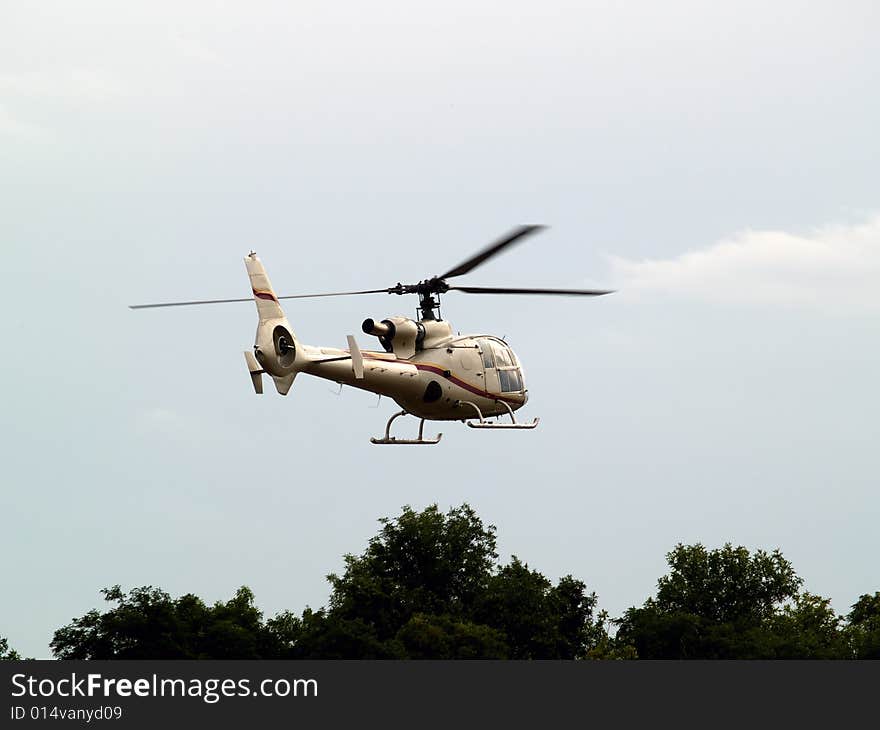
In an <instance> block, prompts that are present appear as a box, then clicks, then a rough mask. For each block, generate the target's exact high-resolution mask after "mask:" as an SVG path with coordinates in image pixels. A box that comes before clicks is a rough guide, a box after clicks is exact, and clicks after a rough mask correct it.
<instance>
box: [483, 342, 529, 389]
mask: <svg viewBox="0 0 880 730" xmlns="http://www.w3.org/2000/svg"><path fill="white" fill-rule="evenodd" d="M480 347H481V349H482V351H483V366H484V367H486V368H491V367H494V368H496V369H497V371H498V383H499V385H500V386H501V392H502V393H516V392H519V391H521V390H522V389H523V382H522V374H521V373H520V370H519V363H518V362H517V361H516V357H514V355H513V353H512V352H511V351H510V348H509V347H507V345H505V344H504V343H502V342H494V341H491V342H490V341H488V340H482V341H481V342H480Z"/></svg>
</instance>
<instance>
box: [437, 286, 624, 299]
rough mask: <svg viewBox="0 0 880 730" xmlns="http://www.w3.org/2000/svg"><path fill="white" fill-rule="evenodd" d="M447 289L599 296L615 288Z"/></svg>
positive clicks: (457, 287) (496, 287)
mask: <svg viewBox="0 0 880 730" xmlns="http://www.w3.org/2000/svg"><path fill="white" fill-rule="evenodd" d="M449 291H463V292H466V293H467V294H556V295H559V296H573V297H601V296H602V295H603V294H613V293H614V292H615V291H616V290H615V289H516V288H511V287H504V286H451V287H449Z"/></svg>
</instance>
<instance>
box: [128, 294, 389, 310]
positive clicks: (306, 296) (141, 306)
mask: <svg viewBox="0 0 880 730" xmlns="http://www.w3.org/2000/svg"><path fill="white" fill-rule="evenodd" d="M391 293H392V291H391V290H390V289H365V290H364V291H337V292H328V293H326V294H288V295H287V296H283V297H278V299H312V298H314V297H348V296H352V295H353V294H391ZM252 301H254V298H253V297H246V298H244V299H201V300H198V301H193V302H162V303H160V304H130V305H129V307H128V308H129V309H155V308H157V307H189V306H191V305H194V304H229V303H230V302H252Z"/></svg>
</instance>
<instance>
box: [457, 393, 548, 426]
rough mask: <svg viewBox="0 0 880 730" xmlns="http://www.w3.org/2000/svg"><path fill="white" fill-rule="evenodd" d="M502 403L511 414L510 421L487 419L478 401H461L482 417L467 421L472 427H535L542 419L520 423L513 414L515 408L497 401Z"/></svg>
mask: <svg viewBox="0 0 880 730" xmlns="http://www.w3.org/2000/svg"><path fill="white" fill-rule="evenodd" d="M497 402H498V403H501V405H503V406H504V407H505V408H506V409H507V413H508V414H509V415H510V423H498V422H497V421H487V420H486V419H485V418H483V412H482V411H481V410H480V408H479V406H477V404H476V403H472V402H471V401H469V400H460V401H459V403H460V404H461V405H468V406H470V407H471V408H473V409H474V410H475V411H476V412H477V417H478V418H479V419H480V420H479V421H467V425H468V426H470V427H471V428H535V427H536V426H537V425H538V421H540V420H541V419H539V418H536V419H535V420H534V421H532V422H531V423H518V422H517V420H516V417H515V416H514V415H513V409H512V408H511V407H510V405H509V404H507V403H505V402H504V401H503V400H502V401H497Z"/></svg>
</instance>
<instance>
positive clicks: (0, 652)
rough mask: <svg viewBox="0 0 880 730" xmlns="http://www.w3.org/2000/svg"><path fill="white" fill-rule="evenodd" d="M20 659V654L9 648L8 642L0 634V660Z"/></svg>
mask: <svg viewBox="0 0 880 730" xmlns="http://www.w3.org/2000/svg"><path fill="white" fill-rule="evenodd" d="M15 659H21V655H20V654H19V653H18V652H17V651H15V650H13V649H10V648H9V642H8V641H7V640H6V639H4V638H3V637H2V636H0V661H4V660H10V661H12V660H15Z"/></svg>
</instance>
